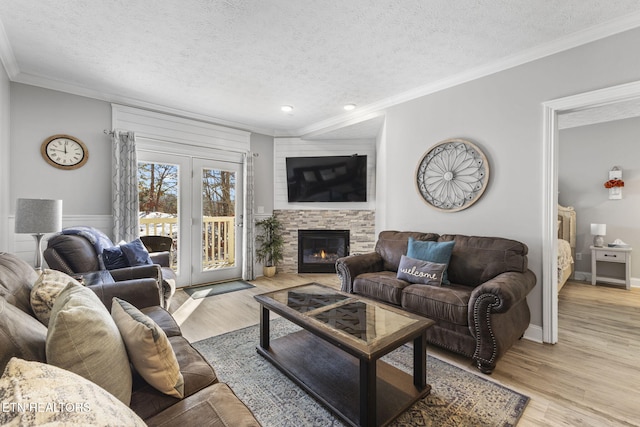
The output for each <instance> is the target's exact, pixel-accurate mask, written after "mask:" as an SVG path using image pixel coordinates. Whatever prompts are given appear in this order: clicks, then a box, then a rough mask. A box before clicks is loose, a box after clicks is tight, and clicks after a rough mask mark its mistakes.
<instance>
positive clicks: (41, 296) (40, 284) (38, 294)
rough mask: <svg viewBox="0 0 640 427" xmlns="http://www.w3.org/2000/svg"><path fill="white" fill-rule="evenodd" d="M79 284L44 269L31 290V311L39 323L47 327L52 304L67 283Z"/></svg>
mask: <svg viewBox="0 0 640 427" xmlns="http://www.w3.org/2000/svg"><path fill="white" fill-rule="evenodd" d="M72 282H73V283H76V284H78V285H79V284H80V283H79V282H78V281H77V280H76V279H74V278H73V277H71V276H69V275H68V274H66V273H63V272H62V271H57V270H49V269H45V270H44V271H43V272H42V274H41V275H40V277H38V280H36V283H34V285H33V288H32V289H31V309H32V310H33V313H34V314H35V315H36V317H37V318H38V320H39V321H41V322H42V323H43V324H44V325H45V326H48V325H49V317H50V316H51V309H52V308H53V303H54V302H55V301H56V298H57V297H58V295H59V294H60V292H61V291H62V290H63V289H64V288H65V286H67V285H68V284H69V283H72Z"/></svg>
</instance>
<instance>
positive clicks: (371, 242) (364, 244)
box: [273, 209, 376, 273]
mask: <svg viewBox="0 0 640 427" xmlns="http://www.w3.org/2000/svg"><path fill="white" fill-rule="evenodd" d="M273 214H274V215H275V216H276V217H277V218H278V219H280V221H281V222H282V225H283V228H284V232H283V237H284V259H283V260H282V262H281V263H280V264H278V271H279V272H282V273H297V272H298V230H350V246H351V252H350V254H357V253H366V252H373V250H374V247H375V243H376V236H375V211H372V210H355V209H344V210H328V209H327V210H293V209H292V210H289V209H281V210H274V211H273Z"/></svg>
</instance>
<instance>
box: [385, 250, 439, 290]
mask: <svg viewBox="0 0 640 427" xmlns="http://www.w3.org/2000/svg"><path fill="white" fill-rule="evenodd" d="M446 269H447V264H439V263H435V262H429V261H422V260H419V259H415V258H409V257H408V256H406V255H402V257H401V258H400V265H399V267H398V275H397V277H398V279H402V280H405V281H407V282H409V283H420V284H423V285H432V286H441V285H442V276H443V275H444V272H445V271H446Z"/></svg>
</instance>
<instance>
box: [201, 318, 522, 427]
mask: <svg viewBox="0 0 640 427" xmlns="http://www.w3.org/2000/svg"><path fill="white" fill-rule="evenodd" d="M270 329H271V338H272V339H274V338H277V337H278V336H282V335H284V334H287V333H290V332H293V331H295V330H298V329H299V328H298V327H297V326H295V325H293V324H292V323H290V322H288V321H286V320H284V319H282V318H279V319H275V320H273V321H272V322H271V325H270ZM259 336H260V331H259V327H258V326H257V325H255V326H249V327H247V328H244V329H240V330H238V331H234V332H229V333H227V334H224V335H219V336H216V337H212V338H207V339H205V340H202V341H198V342H196V343H194V344H193V345H194V347H196V348H197V349H198V350H199V351H200V352H201V353H202V354H203V355H204V356H205V358H206V359H207V360H208V361H209V362H210V363H211V364H212V365H213V366H214V368H215V370H216V373H217V374H218V378H219V379H220V381H222V382H225V383H227V384H229V386H230V387H231V388H232V389H233V391H234V392H235V393H236V394H237V395H238V397H239V398H240V399H241V400H242V401H243V402H244V403H245V404H246V405H247V406H248V407H249V408H250V409H251V410H252V411H253V413H254V414H255V416H256V418H257V419H258V421H260V423H261V424H262V425H263V426H264V427H289V426H290V427H300V426H334V427H337V426H344V425H345V424H344V423H343V422H342V421H341V420H340V419H339V418H337V417H335V416H334V415H333V414H331V413H330V412H329V411H328V410H326V409H324V407H323V406H322V405H320V403H318V402H317V401H316V400H315V399H313V398H312V397H311V396H309V395H307V394H306V392H305V391H303V390H302V389H300V388H299V387H298V386H297V385H296V384H294V383H293V382H292V381H291V380H289V379H288V378H287V377H286V376H285V375H284V374H282V373H281V372H280V371H279V370H278V369H277V368H276V367H274V366H273V365H272V364H271V363H269V362H268V361H267V360H265V359H264V358H263V357H262V356H260V355H259V354H258V353H257V352H256V345H257V344H258V342H259ZM383 360H384V361H386V362H387V363H389V364H391V365H394V366H396V367H398V368H399V369H402V370H404V371H405V372H409V373H411V372H412V369H413V349H412V348H411V347H409V346H402V347H400V348H399V349H397V350H395V351H393V352H392V353H390V354H388V355H387V356H385V357H384V359H383ZM427 382H428V383H429V384H431V386H432V389H431V394H430V395H429V396H427V397H426V398H424V399H423V400H421V401H418V402H417V403H415V404H414V405H413V407H411V408H410V409H409V410H408V411H406V412H404V413H403V414H401V415H400V416H399V417H398V418H397V419H396V420H395V421H394V422H393V423H392V424H391V426H394V427H409V426H412V427H413V426H434V427H435V426H438V427H446V426H451V427H453V426H456V427H457V426H514V425H516V424H517V423H518V420H519V419H520V417H521V416H522V413H523V412H524V409H525V407H526V406H527V403H528V402H529V398H528V397H527V396H524V395H522V394H519V393H516V392H514V391H513V390H510V389H508V388H506V387H504V386H501V385H499V384H496V383H494V382H492V381H489V380H487V379H485V378H482V377H481V376H480V375H474V374H472V373H470V372H467V371H465V370H463V369H460V368H458V367H456V366H453V365H451V364H449V363H447V362H444V361H442V360H440V359H438V358H436V357H434V356H432V355H428V357H427Z"/></svg>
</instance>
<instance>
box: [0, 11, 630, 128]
mask: <svg viewBox="0 0 640 427" xmlns="http://www.w3.org/2000/svg"><path fill="white" fill-rule="evenodd" d="M639 26H640V12H637V13H633V14H628V15H626V16H623V17H621V18H617V19H614V20H611V21H608V22H605V23H603V24H599V25H596V26H594V27H591V28H588V29H586V30H582V31H578V32H576V33H573V34H569V35H567V36H565V37H563V38H561V39H558V40H555V41H553V42H550V43H546V44H542V45H539V46H536V47H534V48H531V49H528V50H526V51H523V52H520V53H518V54H515V55H511V56H508V57H506V58H503V59H500V60H498V61H495V62H492V63H491V64H488V65H484V66H480V67H476V68H473V69H470V70H468V71H465V72H463V73H459V74H456V75H453V76H451V77H447V78H444V79H441V80H438V81H436V82H433V83H430V84H428V85H424V86H421V87H418V88H415V89H412V90H409V91H405V92H402V93H399V94H397V95H394V96H391V97H388V98H386V99H383V100H380V101H377V102H374V103H371V104H368V105H364V106H362V107H358V110H357V111H356V112H353V113H348V114H343V115H339V116H334V117H330V118H328V119H326V120H322V121H319V122H316V123H312V124H310V125H308V126H304V127H301V128H298V129H293V130H287V129H271V128H263V127H258V126H253V125H250V124H247V123H240V122H235V121H230V120H225V119H220V118H216V117H212V116H208V115H206V114H200V113H196V112H192V111H187V110H182V109H180V108H173V107H168V106H165V105H160V104H154V103H151V102H146V101H142V100H139V99H135V98H130V97H126V96H121V95H115V94H110V93H104V92H101V91H97V90H94V89H90V88H86V87H83V86H79V85H74V84H69V83H65V82H61V81H58V80H54V79H49V78H46V77H42V76H37V75H32V74H25V73H22V72H20V68H19V66H18V63H17V61H16V58H15V56H14V53H13V49H12V48H11V44H10V43H9V40H8V38H7V35H6V32H5V30H4V26H3V24H2V22H1V21H0V60H1V61H2V63H3V65H4V68H5V70H6V71H7V74H8V76H9V79H10V80H11V81H14V82H17V83H24V84H28V85H33V86H39V87H42V88H45V89H52V90H57V91H61V92H66V93H70V94H73V95H79V96H84V97H88V98H94V99H98V100H103V101H107V102H112V103H117V104H123V105H129V106H132V107H137V108H144V109H147V110H151V111H157V112H162V113H167V114H172V115H176V116H180V117H185V118H191V119H194V120H200V121H203V122H207V123H212V124H218V125H222V126H227V127H231V128H235V129H240V130H246V131H249V132H255V133H260V134H263V135H268V136H274V137H296V136H300V135H309V134H319V133H322V132H324V131H326V130H335V129H338V128H340V127H344V126H349V125H350V124H353V123H358V122H360V121H363V120H367V118H370V117H371V116H372V115H376V114H382V113H384V110H386V109H388V108H391V107H393V106H395V105H398V104H402V103H405V102H408V101H412V100H414V99H417V98H420V97H423V96H426V95H430V94H433V93H436V92H439V91H442V90H445V89H449V88H452V87H455V86H458V85H460V84H463V83H467V82H470V81H473V80H476V79H479V78H481V77H486V76H488V75H491V74H495V73H498V72H500V71H504V70H508V69H510V68H513V67H516V66H519V65H522V64H525V63H528V62H532V61H535V60H538V59H541V58H544V57H547V56H550V55H553V54H556V53H559V52H563V51H566V50H569V49H572V48H575V47H579V46H581V45H584V44H587V43H590V42H594V41H597V40H600V39H603V38H606V37H609V36H612V35H615V34H618V33H621V32H624V31H627V30H631V29H634V28H637V27H639Z"/></svg>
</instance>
